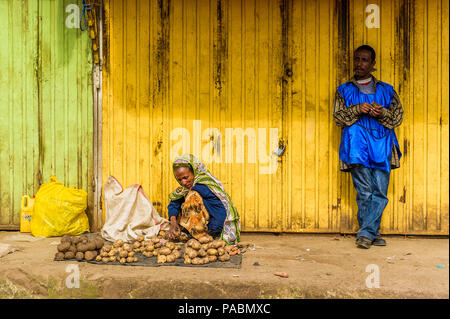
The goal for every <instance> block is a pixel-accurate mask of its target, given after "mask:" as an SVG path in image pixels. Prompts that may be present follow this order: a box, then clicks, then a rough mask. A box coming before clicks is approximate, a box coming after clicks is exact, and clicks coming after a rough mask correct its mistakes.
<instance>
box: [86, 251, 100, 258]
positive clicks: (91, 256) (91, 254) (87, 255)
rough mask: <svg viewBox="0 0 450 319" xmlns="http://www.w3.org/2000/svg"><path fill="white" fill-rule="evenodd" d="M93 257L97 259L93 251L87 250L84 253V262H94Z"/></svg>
mask: <svg viewBox="0 0 450 319" xmlns="http://www.w3.org/2000/svg"><path fill="white" fill-rule="evenodd" d="M95 257H97V252H96V251H95V250H92V251H91V250H89V251H87V252H85V253H84V258H85V259H86V260H94V259H95Z"/></svg>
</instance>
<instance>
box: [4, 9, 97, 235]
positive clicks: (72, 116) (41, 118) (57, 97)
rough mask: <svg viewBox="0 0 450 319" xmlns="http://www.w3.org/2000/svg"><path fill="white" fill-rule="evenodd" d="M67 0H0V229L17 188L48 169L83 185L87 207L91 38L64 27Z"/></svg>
mask: <svg viewBox="0 0 450 319" xmlns="http://www.w3.org/2000/svg"><path fill="white" fill-rule="evenodd" d="M80 3H81V1H80ZM69 5H73V1H69V0H40V1H15V0H8V1H1V2H0V6H1V7H0V15H1V17H0V20H1V22H0V23H1V27H2V28H1V30H2V32H0V40H1V44H0V45H1V46H2V49H1V50H0V51H1V53H0V63H1V66H2V70H5V71H6V72H1V73H2V74H1V75H0V87H1V90H0V101H1V103H0V109H1V111H0V114H1V115H0V116H2V120H1V121H0V122H1V124H0V130H1V134H0V146H1V149H2V152H1V155H0V162H1V168H2V169H1V172H0V174H1V175H0V192H1V199H0V201H1V211H0V225H1V226H0V227H2V228H17V227H18V226H19V223H20V221H19V213H20V201H21V197H22V195H24V194H30V195H33V194H35V193H36V192H37V190H38V188H39V185H40V184H41V183H43V182H47V181H48V179H49V176H50V174H54V175H56V176H57V178H58V179H59V180H60V181H61V182H62V183H64V184H65V185H66V186H69V187H77V188H83V189H85V190H86V191H87V192H88V194H89V195H88V203H89V204H88V206H89V209H90V208H91V207H92V196H93V192H92V190H93V185H92V154H93V145H92V141H93V136H92V131H93V122H92V121H93V118H92V114H93V111H92V80H91V74H92V73H91V61H90V59H91V53H90V40H89V37H88V33H87V32H84V33H82V32H81V31H80V30H79V29H78V28H69V27H68V26H67V24H66V17H67V16H68V14H69V13H68V10H67V8H68V6H69ZM76 14H77V15H78V12H77V13H76ZM88 215H89V216H90V215H91V214H90V213H88Z"/></svg>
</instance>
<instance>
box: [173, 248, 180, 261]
mask: <svg viewBox="0 0 450 319" xmlns="http://www.w3.org/2000/svg"><path fill="white" fill-rule="evenodd" d="M172 255H174V256H175V259H178V258H180V257H181V252H180V251H179V250H174V251H173V252H172Z"/></svg>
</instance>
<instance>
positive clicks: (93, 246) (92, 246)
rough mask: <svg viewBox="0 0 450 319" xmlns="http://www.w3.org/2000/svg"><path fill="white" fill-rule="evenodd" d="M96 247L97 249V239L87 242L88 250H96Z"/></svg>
mask: <svg viewBox="0 0 450 319" xmlns="http://www.w3.org/2000/svg"><path fill="white" fill-rule="evenodd" d="M96 249H97V244H96V243H95V240H93V241H90V242H88V243H87V250H96Z"/></svg>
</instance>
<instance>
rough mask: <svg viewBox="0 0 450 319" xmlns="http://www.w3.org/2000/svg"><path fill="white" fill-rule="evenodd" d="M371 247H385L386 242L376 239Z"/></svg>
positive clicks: (379, 238)
mask: <svg viewBox="0 0 450 319" xmlns="http://www.w3.org/2000/svg"><path fill="white" fill-rule="evenodd" d="M372 245H374V246H386V241H385V240H384V239H383V238H381V237H377V238H375V239H374V240H373V241H372Z"/></svg>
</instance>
